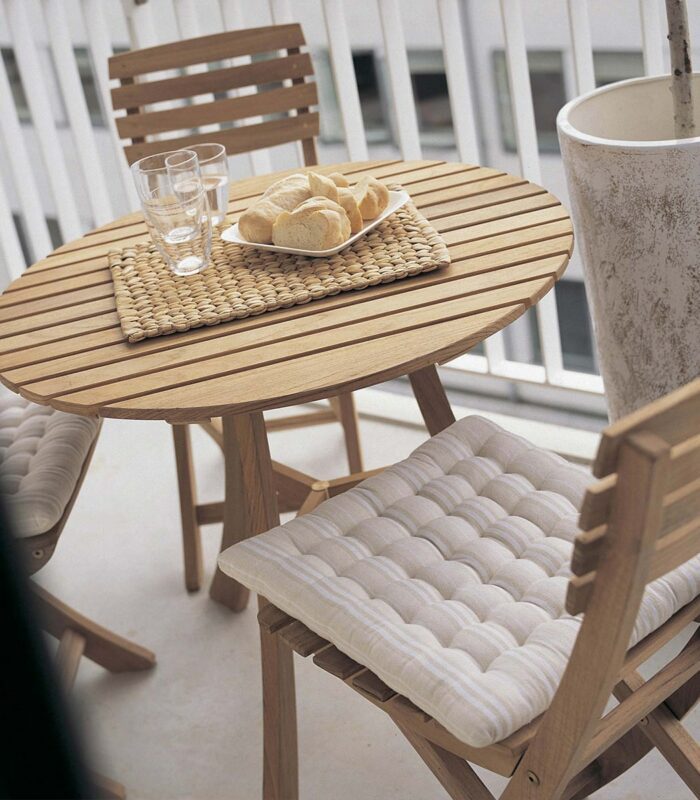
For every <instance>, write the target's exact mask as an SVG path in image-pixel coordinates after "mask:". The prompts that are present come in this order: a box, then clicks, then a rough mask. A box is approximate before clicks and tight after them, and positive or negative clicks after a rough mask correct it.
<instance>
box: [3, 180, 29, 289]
mask: <svg viewBox="0 0 700 800" xmlns="http://www.w3.org/2000/svg"><path fill="white" fill-rule="evenodd" d="M0 252H1V253H2V257H3V258H2V260H3V264H4V267H5V272H6V276H0V288H2V289H4V288H5V286H6V285H7V283H8V281H7V280H6V278H9V280H11V281H12V280H14V279H15V278H19V276H20V275H21V274H22V271H23V270H24V255H23V254H22V246H21V245H20V242H19V236H18V235H17V229H16V228H15V222H14V220H13V219H12V208H11V207H10V202H9V200H8V198H7V193H6V192H5V186H4V184H3V182H2V181H0Z"/></svg>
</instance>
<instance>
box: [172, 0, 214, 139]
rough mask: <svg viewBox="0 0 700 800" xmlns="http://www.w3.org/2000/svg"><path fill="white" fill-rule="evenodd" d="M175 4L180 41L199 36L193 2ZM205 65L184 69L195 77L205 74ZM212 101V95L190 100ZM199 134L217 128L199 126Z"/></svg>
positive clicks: (199, 101) (176, 2) (180, 1)
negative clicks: (199, 73) (198, 74)
mask: <svg viewBox="0 0 700 800" xmlns="http://www.w3.org/2000/svg"><path fill="white" fill-rule="evenodd" d="M174 3H175V21H176V22H177V29H178V33H179V34H180V38H181V39H191V38H193V37H195V36H201V35H202V30H201V27H200V24H199V14H198V13H197V8H196V5H195V0H174ZM206 71H207V65H206V64H193V65H192V66H189V67H186V68H185V72H186V73H187V74H188V75H196V74H197V73H198V72H206ZM213 100H214V95H213V94H202V95H196V96H195V97H193V98H192V102H193V103H194V104H195V105H198V104H201V103H211V102H213ZM196 130H197V131H198V132H199V133H211V132H212V131H218V130H219V126H218V125H215V124H210V125H200V126H199V128H197V129H196Z"/></svg>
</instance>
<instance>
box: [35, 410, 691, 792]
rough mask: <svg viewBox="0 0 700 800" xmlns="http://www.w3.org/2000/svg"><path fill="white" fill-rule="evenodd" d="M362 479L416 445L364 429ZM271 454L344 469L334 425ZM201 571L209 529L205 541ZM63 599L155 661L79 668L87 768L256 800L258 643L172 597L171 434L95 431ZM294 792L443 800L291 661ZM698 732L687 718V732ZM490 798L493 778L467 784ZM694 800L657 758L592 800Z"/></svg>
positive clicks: (195, 604)
mask: <svg viewBox="0 0 700 800" xmlns="http://www.w3.org/2000/svg"><path fill="white" fill-rule="evenodd" d="M362 434H363V444H364V448H365V457H366V463H367V466H368V467H374V466H380V465H381V464H385V463H388V462H389V461H394V460H398V459H399V458H402V457H403V456H405V455H407V454H408V453H409V452H410V451H411V450H412V449H413V448H414V447H415V446H417V445H418V444H420V442H421V441H423V439H424V438H425V435H424V434H423V433H421V432H420V431H418V430H411V429H406V428H401V427H396V426H391V425H387V424H381V423H378V422H370V421H366V420H365V421H363V423H362ZM195 445H196V448H195V449H196V461H197V470H198V476H199V484H200V499H201V500H203V501H207V500H216V499H219V498H220V497H221V493H222V483H223V475H222V462H221V457H220V454H219V453H218V452H217V449H216V447H215V445H213V443H212V442H211V441H210V440H209V439H208V438H207V437H206V435H205V434H203V433H201V432H200V431H198V430H197V431H195ZM271 447H272V451H273V458H277V459H279V460H285V461H287V462H288V463H291V464H292V465H294V466H296V467H298V468H300V469H303V470H305V471H308V472H311V473H312V474H317V475H319V476H324V477H333V476H334V475H338V474H340V473H342V471H343V470H344V468H345V462H344V454H343V450H342V437H341V434H340V431H339V428H338V427H337V426H335V425H333V426H324V427H320V428H316V429H315V430H314V431H313V432H310V431H309V430H307V431H303V432H301V431H290V432H285V433H277V434H274V435H273V436H272V443H271ZM204 534H205V554H206V564H207V572H208V575H211V573H212V570H213V566H214V561H215V556H216V552H217V548H218V540H219V537H220V526H218V525H215V526H210V527H208V528H205V529H204ZM40 577H41V580H42V582H43V583H44V584H45V585H46V586H47V587H48V588H49V589H50V590H51V591H54V592H55V593H56V594H58V595H59V596H60V597H61V598H62V599H63V600H65V601H66V602H68V603H70V604H71V605H73V606H75V607H76V608H77V609H79V610H80V611H82V612H83V613H85V614H87V615H89V616H91V617H93V618H94V619H95V620H97V621H99V622H101V623H102V624H104V625H107V626H109V627H110V628H113V629H114V630H115V631H118V632H119V633H121V634H123V635H125V636H128V637H131V638H132V639H134V640H137V641H138V642H140V643H141V644H143V645H145V646H147V647H150V648H151V649H153V650H154V651H155V652H156V653H157V656H158V665H157V667H156V668H155V669H154V670H153V671H152V672H150V673H133V674H122V675H111V674H109V673H106V672H105V671H103V670H102V669H100V668H99V667H96V666H95V665H93V664H92V663H90V662H87V661H85V660H84V661H83V664H82V666H81V668H80V672H79V674H78V680H77V684H76V689H75V692H74V699H75V700H76V702H77V713H78V716H79V718H80V721H81V722H82V723H83V724H84V726H85V738H86V741H87V742H89V746H90V749H91V751H92V753H93V755H94V759H95V761H96V763H97V765H98V766H99V768H100V770H101V771H102V772H104V773H106V774H108V775H109V776H111V777H113V778H115V779H117V780H120V781H121V782H123V783H124V784H125V785H126V787H127V790H128V794H129V797H130V798H132V799H133V800H155V799H156V798H158V799H160V798H173V799H174V798H192V799H193V800H195V799H197V800H218V799H219V798H222V799H223V798H227V799H228V800H257V798H259V797H260V776H261V708H260V682H259V661H258V639H257V625H256V619H255V611H254V607H253V605H251V607H250V608H249V609H248V610H247V611H245V612H243V613H242V614H238V615H234V614H232V613H231V612H230V611H228V610H226V609H224V608H222V607H220V606H218V605H216V604H215V603H213V602H212V601H210V600H209V598H208V595H207V593H206V591H202V592H200V593H199V594H195V595H188V594H187V593H186V592H185V590H184V585H183V578H182V561H181V552H180V541H179V522H178V511H177V495H176V482H175V469H174V464H173V458H172V454H171V444H170V431H169V428H168V426H167V425H165V424H162V423H146V422H121V421H108V422H106V423H105V426H104V429H103V433H102V438H101V441H100V443H99V445H98V448H97V451H96V454H95V458H94V461H93V463H92V467H91V470H90V473H89V475H88V477H87V480H86V481H85V485H84V488H83V491H82V494H81V496H80V498H79V500H78V503H77V504H76V506H75V508H74V511H73V515H72V517H71V519H70V521H69V523H68V526H67V528H66V530H65V531H64V533H63V536H62V538H61V542H60V545H59V547H58V550H57V552H56V555H55V556H54V558H53V559H52V561H51V562H50V563H49V565H48V566H47V567H46V568H45V569H44V570H43V571H42V573H41V574H40ZM297 687H298V707H299V733H300V737H299V739H300V760H301V769H300V773H301V796H302V798H304V799H305V800H320V798H324V799H325V798H333V800H351V798H352V800H355V799H356V798H363V799H364V800H380V799H381V800H384V798H386V799H387V800H388V799H389V798H401V800H427V799H428V798H436V800H437V799H438V798H443V797H447V795H446V794H445V793H444V792H443V790H442V789H441V787H440V786H439V784H438V783H437V782H436V781H435V779H434V778H433V776H432V775H431V774H430V773H429V772H428V770H427V769H426V768H424V767H423V765H422V763H421V762H420V761H419V760H418V758H417V757H416V756H415V755H414V752H413V750H412V749H411V748H410V746H409V745H408V744H407V743H406V742H405V740H403V739H402V737H401V736H400V734H399V733H398V731H397V730H396V729H395V728H394V727H393V725H392V724H391V723H390V722H389V720H388V718H386V717H385V715H383V714H382V713H381V712H380V711H378V710H376V709H374V708H373V707H372V706H370V704H369V703H365V702H362V700H361V699H360V698H359V697H358V696H357V695H355V693H354V692H352V691H350V690H349V689H348V688H347V687H345V686H343V685H342V684H341V683H340V681H338V680H337V679H335V678H332V677H331V676H329V675H327V674H325V673H323V672H322V671H321V670H319V669H318V668H316V667H314V666H313V664H312V663H311V661H310V660H309V661H304V660H302V659H297ZM691 727H692V728H694V729H695V733H696V735H697V733H699V732H700V715H699V714H698V713H695V714H694V716H693V718H692V720H691ZM481 774H482V776H484V779H485V781H486V783H487V784H488V786H489V787H490V788H491V790H492V791H494V792H497V791H498V790H500V789H501V787H502V786H503V785H504V783H505V782H504V780H503V779H500V778H498V777H495V776H492V775H489V774H487V773H481ZM689 797H692V795H691V794H690V792H689V791H688V790H687V789H686V788H685V786H684V785H683V784H682V783H681V782H680V781H679V780H678V778H677V777H676V776H675V774H674V773H673V771H672V770H671V769H670V768H669V767H668V766H667V765H666V763H665V762H664V761H663V759H661V758H660V757H657V756H655V755H652V756H648V757H647V758H646V759H644V761H643V762H642V763H641V764H640V765H639V766H638V767H637V769H636V770H635V771H634V772H632V773H631V774H630V775H628V776H625V777H623V778H621V779H619V780H618V781H616V782H615V783H614V784H612V785H611V786H610V787H607V788H605V789H603V790H601V791H600V792H599V793H597V794H596V795H595V798H600V799H601V800H602V798H606V800H623V798H624V800H684V798H689Z"/></svg>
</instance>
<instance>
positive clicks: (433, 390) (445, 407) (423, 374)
mask: <svg viewBox="0 0 700 800" xmlns="http://www.w3.org/2000/svg"><path fill="white" fill-rule="evenodd" d="M408 377H409V380H410V381H411V388H412V389H413V394H414V395H415V398H416V400H417V401H418V407H419V408H420V412H421V414H422V415H423V419H424V420H425V426H426V428H427V429H428V433H429V434H430V435H431V436H435V434H436V433H440V431H442V430H444V429H445V428H447V427H449V426H450V425H452V423H453V422H454V421H455V415H454V414H453V413H452V408H451V407H450V401H449V400H448V399H447V395H446V394H445V390H444V388H443V386H442V382H441V381H440V376H439V375H438V373H437V367H436V366H435V364H431V365H430V366H428V367H423V369H419V370H416V371H415V372H412V373H411V374H410V375H409V376H408Z"/></svg>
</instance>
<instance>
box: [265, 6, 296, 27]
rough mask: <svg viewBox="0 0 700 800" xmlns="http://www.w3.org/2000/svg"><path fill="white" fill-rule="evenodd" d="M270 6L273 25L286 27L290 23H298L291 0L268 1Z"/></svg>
mask: <svg viewBox="0 0 700 800" xmlns="http://www.w3.org/2000/svg"><path fill="white" fill-rule="evenodd" d="M268 5H269V6H270V17H271V18H272V24H273V25H286V24H287V23H289V22H296V20H295V19H294V14H293V12H292V6H291V4H290V2H289V0H268Z"/></svg>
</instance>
